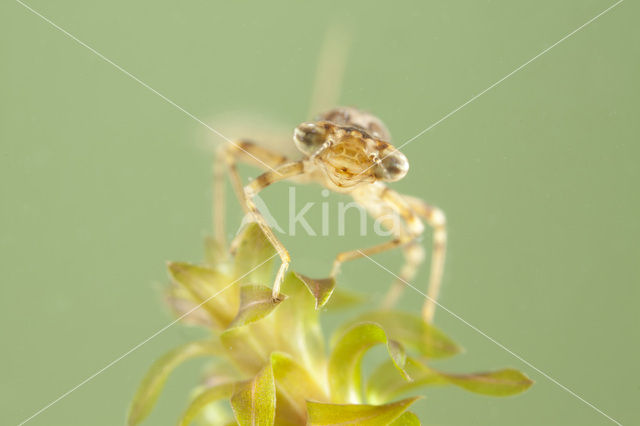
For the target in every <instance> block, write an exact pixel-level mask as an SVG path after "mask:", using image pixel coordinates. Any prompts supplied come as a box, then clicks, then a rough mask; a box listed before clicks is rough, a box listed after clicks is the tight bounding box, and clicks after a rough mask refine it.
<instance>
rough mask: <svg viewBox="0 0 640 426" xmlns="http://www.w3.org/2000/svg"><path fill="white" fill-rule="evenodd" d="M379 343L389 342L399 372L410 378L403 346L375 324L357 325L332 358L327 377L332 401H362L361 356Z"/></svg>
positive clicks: (341, 342) (390, 354) (336, 348)
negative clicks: (389, 337)
mask: <svg viewBox="0 0 640 426" xmlns="http://www.w3.org/2000/svg"><path fill="white" fill-rule="evenodd" d="M378 344H386V345H387V349H388V351H389V356H390V357H391V360H392V361H393V364H394V365H395V366H396V368H397V369H398V371H399V373H400V374H399V375H402V376H404V377H408V376H407V374H406V372H405V371H404V364H405V361H406V354H405V352H404V348H403V347H402V345H400V344H399V343H398V342H394V341H393V340H389V339H388V338H387V335H386V333H385V330H384V329H383V328H382V327H380V325H378V324H376V323H372V322H364V323H360V324H356V325H354V326H352V327H351V328H350V329H348V330H347V331H346V332H345V333H344V334H343V335H342V336H341V337H340V339H339V340H338V342H337V343H336V345H335V348H334V349H333V352H332V354H331V357H330V358H329V370H328V374H329V376H328V378H329V387H330V389H331V398H332V400H333V401H336V402H340V403H359V402H361V396H360V391H361V380H362V377H361V369H360V364H361V361H362V357H363V356H364V354H365V353H366V352H367V351H368V350H369V349H370V348H371V347H373V346H375V345H378Z"/></svg>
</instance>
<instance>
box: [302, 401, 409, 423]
mask: <svg viewBox="0 0 640 426" xmlns="http://www.w3.org/2000/svg"><path fill="white" fill-rule="evenodd" d="M416 399H418V398H417V397H416V398H407V399H403V400H401V401H397V402H392V403H390V404H385V405H365V404H345V405H341V404H324V403H320V402H311V401H307V412H308V413H309V423H308V424H309V425H348V424H354V425H356V424H357V425H363V426H387V425H389V424H395V423H393V422H394V420H396V419H398V418H399V417H400V416H401V415H402V413H403V412H404V411H405V410H406V409H407V408H408V407H409V406H410V405H411V404H413V402H414V401H415V400H416ZM400 424H402V423H400ZM408 424H411V423H408Z"/></svg>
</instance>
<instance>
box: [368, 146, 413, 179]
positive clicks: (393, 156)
mask: <svg viewBox="0 0 640 426" xmlns="http://www.w3.org/2000/svg"><path fill="white" fill-rule="evenodd" d="M408 171H409V160H407V157H405V155H404V154H403V153H401V152H400V151H398V150H394V151H392V152H391V153H389V154H387V155H386V156H383V158H382V160H380V164H379V165H378V166H377V167H376V170H375V174H376V177H377V178H378V179H381V180H383V181H385V182H395V181H398V180H400V179H402V178H403V177H405V176H406V175H407V172H408Z"/></svg>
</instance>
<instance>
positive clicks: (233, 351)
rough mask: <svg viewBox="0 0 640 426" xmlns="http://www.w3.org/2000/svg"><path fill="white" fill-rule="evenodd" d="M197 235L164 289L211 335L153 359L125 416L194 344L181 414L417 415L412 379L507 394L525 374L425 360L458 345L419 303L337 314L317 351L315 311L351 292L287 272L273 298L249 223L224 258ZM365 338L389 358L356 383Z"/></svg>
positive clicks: (133, 419) (146, 404)
mask: <svg viewBox="0 0 640 426" xmlns="http://www.w3.org/2000/svg"><path fill="white" fill-rule="evenodd" d="M207 247H208V248H207V256H206V258H207V261H206V264H205V265H202V266H196V265H192V264H187V263H171V264H170V265H169V272H170V275H171V278H172V285H171V286H170V288H169V290H168V299H169V302H170V305H171V306H172V307H173V309H174V310H175V312H176V313H177V314H179V315H181V316H182V315H185V313H187V312H190V313H189V314H188V315H186V316H184V318H183V320H184V321H185V322H190V323H195V324H199V325H202V326H205V327H208V328H209V329H211V331H212V336H211V338H210V339H206V340H202V341H195V342H191V343H188V344H186V345H184V346H181V347H178V348H176V349H174V350H173V351H171V352H169V353H168V354H166V355H165V356H163V357H162V358H160V359H158V360H157V361H156V362H155V363H154V364H153V366H152V367H151V369H150V370H149V372H148V373H147V375H146V376H145V378H144V380H143V381H142V384H141V385H140V388H139V389H138V392H137V393H136V395H135V397H134V400H133V402H132V405H131V409H130V413H129V419H128V423H129V424H130V425H136V424H139V423H140V422H142V421H143V420H144V418H145V417H146V416H147V415H148V414H149V412H150V411H151V409H152V407H153V405H154V403H155V402H156V400H157V397H158V395H159V394H160V392H161V389H162V387H163V385H164V383H165V381H166V379H167V377H168V375H169V374H170V373H171V372H172V371H173V370H174V369H175V368H176V367H177V366H178V365H180V364H181V363H182V362H184V361H186V360H188V359H191V358H194V357H199V356H207V357H211V358H212V360H213V363H212V365H211V367H210V368H209V370H208V371H207V373H206V375H205V378H204V381H203V383H202V384H201V385H200V386H199V387H198V389H197V390H196V391H195V392H194V396H193V397H192V398H191V401H190V403H189V405H188V407H187V409H186V411H185V412H184V413H183V414H182V416H181V417H180V420H179V424H180V425H189V424H191V423H192V422H193V421H197V422H199V424H215V425H219V424H239V425H271V424H276V425H299V424H312V425H331V424H361V425H388V424H392V425H419V424H420V422H419V420H418V418H417V416H416V415H415V414H413V413H411V412H409V411H407V409H408V408H409V406H410V405H411V404H412V403H413V402H414V401H415V400H416V399H417V398H418V397H408V398H404V399H400V398H402V397H404V396H406V395H407V394H410V393H411V392H413V391H415V390H417V389H418V388H421V387H425V386H435V385H440V386H443V385H453V386H458V387H461V388H463V389H466V390H468V391H471V392H475V393H479V394H484V395H493V396H506V395H513V394H517V393H520V392H523V391H524V390H526V389H528V388H529V387H530V386H531V384H532V382H531V380H529V379H528V378H527V377H526V376H525V375H524V374H523V373H521V372H519V371H517V370H513V369H503V370H498V371H492V372H485V373H474V374H452V373H445V372H442V371H438V370H435V369H433V368H431V367H430V366H429V361H430V360H431V359H436V358H445V357H450V356H453V355H455V354H457V353H458V352H459V351H460V348H459V347H458V346H457V345H456V344H455V343H454V342H453V341H452V340H451V339H449V338H448V337H447V336H445V335H444V334H443V333H442V332H440V331H439V330H437V329H436V328H434V327H433V326H432V325H430V324H427V323H425V322H424V321H423V320H422V319H421V317H420V316H419V315H414V314H411V313H407V312H401V311H382V310H374V311H370V312H367V313H364V314H362V315H360V316H358V317H357V318H355V319H353V320H350V321H348V322H347V323H345V324H343V325H342V326H340V327H339V328H338V330H336V331H335V332H334V333H333V335H332V337H331V344H330V347H331V350H330V351H328V353H327V351H326V350H325V337H324V334H323V332H322V330H321V327H320V324H319V321H318V316H319V315H320V314H323V313H325V312H331V311H332V310H334V309H338V308H345V307H346V308H348V307H351V306H353V305H354V304H356V303H357V300H358V298H357V297H354V296H353V295H352V294H349V293H345V292H344V291H341V290H334V285H335V283H334V282H333V281H332V280H313V279H310V278H307V277H304V276H302V275H298V274H295V273H290V274H289V275H288V276H287V278H286V280H285V282H284V284H283V293H284V294H285V295H286V297H285V298H284V299H283V300H273V299H272V297H271V289H270V288H269V287H267V286H265V285H263V284H264V283H269V282H271V276H272V275H271V273H272V259H273V258H274V254H275V251H274V249H273V247H272V246H271V245H270V244H269V242H268V241H267V240H266V238H265V237H264V235H263V234H262V231H260V228H259V227H258V226H257V225H255V224H250V225H249V226H247V228H246V229H245V230H244V232H243V234H242V236H241V237H240V239H239V245H238V246H237V249H236V252H235V256H234V257H233V258H231V259H230V258H229V257H228V255H227V253H226V251H225V250H223V249H220V248H217V247H216V246H215V244H213V243H211V242H209V244H208V245H207ZM212 296H213V297H212ZM375 345H384V346H386V348H387V351H388V354H389V359H388V361H387V362H384V363H383V364H382V365H380V366H379V367H378V368H377V369H376V370H375V371H374V372H373V373H372V374H371V375H370V376H369V377H368V379H367V380H366V383H364V384H363V383H362V371H361V360H362V358H363V356H364V355H365V353H366V352H367V351H368V350H369V349H370V348H371V347H373V346H375ZM225 401H227V402H225ZM229 403H230V406H231V410H229V409H228V404H229ZM225 404H227V407H225V406H224V405H225Z"/></svg>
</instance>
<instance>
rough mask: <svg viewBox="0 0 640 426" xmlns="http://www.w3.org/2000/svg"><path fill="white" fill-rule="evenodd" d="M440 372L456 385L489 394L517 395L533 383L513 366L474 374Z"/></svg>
mask: <svg viewBox="0 0 640 426" xmlns="http://www.w3.org/2000/svg"><path fill="white" fill-rule="evenodd" d="M440 374H441V375H442V376H444V377H445V378H446V379H447V380H449V381H450V382H451V383H452V384H454V385H456V386H459V387H461V388H463V389H466V390H468V391H470V392H474V393H479V394H482V395H489V396H511V395H517V394H519V393H522V392H524V391H526V390H527V389H529V388H530V387H531V386H532V385H533V380H531V379H530V378H528V377H527V376H526V375H525V374H524V373H522V372H521V371H519V370H516V369H513V368H505V369H503V370H496V371H489V372H483V373H473V374H451V373H440Z"/></svg>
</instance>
